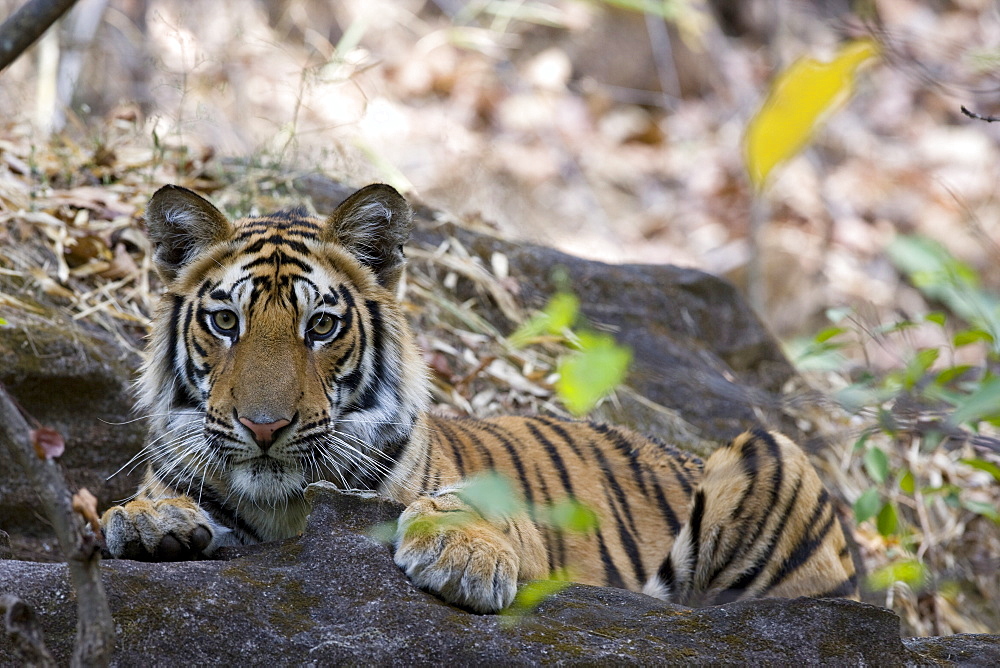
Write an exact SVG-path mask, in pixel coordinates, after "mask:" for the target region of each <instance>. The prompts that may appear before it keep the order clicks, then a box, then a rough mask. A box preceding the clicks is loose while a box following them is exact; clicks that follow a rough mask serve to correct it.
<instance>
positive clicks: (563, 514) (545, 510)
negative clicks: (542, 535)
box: [535, 499, 598, 533]
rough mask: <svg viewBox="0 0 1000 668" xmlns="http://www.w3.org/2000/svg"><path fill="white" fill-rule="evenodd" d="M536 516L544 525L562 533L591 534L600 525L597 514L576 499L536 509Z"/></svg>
mask: <svg viewBox="0 0 1000 668" xmlns="http://www.w3.org/2000/svg"><path fill="white" fill-rule="evenodd" d="M535 515H536V517H537V519H538V520H539V521H540V522H541V523H542V524H545V525H546V526H550V527H552V528H554V529H558V530H560V531H570V532H574V533H589V532H590V531H592V530H594V529H596V528H597V524H598V518H597V513H595V512H594V511H593V510H591V509H590V507H589V506H586V505H584V504H582V503H580V502H579V501H577V500H575V499H564V500H562V501H560V502H559V503H556V504H553V505H551V506H546V507H540V508H536V510H535Z"/></svg>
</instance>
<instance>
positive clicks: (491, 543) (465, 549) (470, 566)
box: [394, 493, 519, 613]
mask: <svg viewBox="0 0 1000 668" xmlns="http://www.w3.org/2000/svg"><path fill="white" fill-rule="evenodd" d="M395 543H396V553H395V555H394V559H395V562H396V565H397V566H399V567H400V568H402V569H403V571H404V572H405V573H406V574H407V575H408V576H409V577H410V579H411V580H412V581H413V583H414V584H415V585H417V586H418V587H420V588H421V589H426V590H428V591H430V592H432V593H434V594H437V595H438V596H440V597H441V598H443V599H444V600H446V601H448V602H449V603H453V604H455V605H459V606H461V607H464V608H468V609H470V610H473V611H475V612H484V613H490V612H497V611H499V610H502V609H503V608H506V607H507V606H508V605H510V604H511V603H512V602H513V600H514V595H515V594H516V593H517V575H518V567H519V558H518V555H517V552H516V551H515V550H514V546H513V545H512V544H511V542H510V541H509V540H508V539H507V537H506V536H505V535H504V534H503V532H502V531H501V530H500V529H499V528H497V527H496V526H494V525H493V524H490V523H489V522H488V521H486V520H485V519H483V517H482V516H481V515H479V514H478V513H476V512H475V511H474V510H472V509H471V508H470V507H469V506H468V505H466V504H465V503H464V502H463V501H462V500H461V499H460V498H459V497H458V495H456V494H451V493H449V494H443V495H441V496H436V497H422V498H420V499H417V500H416V501H414V502H413V503H411V504H410V505H409V506H407V508H406V510H404V511H403V513H402V515H400V517H399V523H398V528H397V530H396V540H395Z"/></svg>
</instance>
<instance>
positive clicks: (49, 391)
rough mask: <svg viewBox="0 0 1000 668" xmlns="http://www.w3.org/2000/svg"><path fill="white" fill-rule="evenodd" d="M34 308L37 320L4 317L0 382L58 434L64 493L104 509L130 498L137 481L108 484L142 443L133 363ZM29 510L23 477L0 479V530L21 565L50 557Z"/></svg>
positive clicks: (95, 337) (92, 334)
mask: <svg viewBox="0 0 1000 668" xmlns="http://www.w3.org/2000/svg"><path fill="white" fill-rule="evenodd" d="M39 309H40V310H42V309H44V315H42V314H35V313H30V312H27V311H23V310H13V309H11V310H8V311H5V312H4V319H5V320H7V323H8V324H7V325H6V326H4V327H0V382H3V384H4V385H5V386H6V388H7V390H8V391H9V392H10V394H11V395H12V396H13V397H15V398H16V399H17V401H18V402H19V403H20V404H21V406H22V408H24V410H26V411H27V412H28V413H29V414H30V415H31V416H32V417H34V418H35V419H36V420H38V422H39V423H40V424H42V425H45V426H48V427H52V428H54V429H55V430H56V431H58V432H59V433H60V434H62V436H63V438H64V439H65V441H66V452H65V454H64V455H63V456H62V457H61V458H60V462H61V463H62V466H63V469H64V471H65V472H66V476H67V482H68V484H69V486H70V488H71V489H77V488H79V487H86V488H88V489H89V490H90V491H91V492H92V493H93V494H94V495H95V496H97V497H98V500H99V502H100V504H101V507H106V506H107V505H108V504H109V503H110V502H111V501H112V500H117V499H122V498H124V497H125V496H128V495H129V494H132V493H133V492H134V491H135V486H136V484H137V482H138V476H132V477H130V476H128V475H118V476H115V477H114V478H112V479H111V480H108V477H109V476H111V474H112V473H114V472H115V471H117V470H118V469H119V468H121V466H122V465H123V464H125V462H127V461H128V460H129V459H130V458H131V457H132V456H133V455H134V454H135V453H136V452H138V451H139V449H140V448H141V447H142V443H143V438H144V436H145V425H144V424H143V423H142V421H138V422H136V421H135V417H136V416H135V415H134V414H133V413H132V397H131V394H130V385H131V382H132V377H133V374H134V372H135V370H136V369H137V368H138V365H139V356H138V355H137V354H135V353H134V352H130V351H128V350H126V349H125V348H124V347H123V346H122V345H121V344H119V343H118V342H116V341H115V339H114V338H113V337H112V336H111V335H110V334H108V333H107V332H104V331H102V330H99V329H97V328H90V327H87V326H84V325H81V324H79V323H77V322H74V321H73V320H72V319H70V318H68V317H66V316H65V315H63V314H62V313H60V312H59V311H58V310H57V309H55V308H50V307H46V306H40V307H39ZM0 447H2V446H0ZM3 454H4V459H5V460H6V461H9V459H8V458H7V454H6V452H4V453H3ZM139 473H140V474H141V471H140V472H139ZM37 508H38V500H37V496H36V494H35V492H34V490H33V489H32V487H31V485H30V484H29V483H28V481H27V480H26V479H25V477H24V476H21V475H0V528H3V529H4V530H6V531H7V532H9V533H10V534H11V538H12V543H13V548H14V552H15V554H17V555H19V556H21V557H22V558H34V559H47V558H51V557H49V556H48V554H47V549H46V548H47V546H51V545H52V544H54V541H53V540H52V539H51V536H50V531H49V529H48V525H47V523H45V522H41V521H39V516H38V510H37Z"/></svg>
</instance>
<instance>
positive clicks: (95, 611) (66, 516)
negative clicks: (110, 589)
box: [0, 384, 115, 666]
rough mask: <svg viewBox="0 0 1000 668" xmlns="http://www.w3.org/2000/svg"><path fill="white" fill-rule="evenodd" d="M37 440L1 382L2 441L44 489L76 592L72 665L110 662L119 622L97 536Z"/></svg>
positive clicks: (41, 490) (47, 509)
mask: <svg viewBox="0 0 1000 668" xmlns="http://www.w3.org/2000/svg"><path fill="white" fill-rule="evenodd" d="M38 431H41V430H38ZM35 440H36V439H34V438H33V434H32V430H31V429H30V428H29V426H28V423H27V422H26V421H25V419H24V417H22V415H21V411H20V410H19V409H18V407H17V406H16V405H15V403H14V402H13V400H12V399H11V397H10V395H8V394H7V390H6V389H5V388H4V387H3V385H2V384H0V441H2V442H3V443H4V445H5V446H6V448H7V450H8V452H10V454H11V457H12V458H13V459H14V461H16V462H17V463H18V464H20V466H21V469H22V470H23V471H24V472H25V474H26V475H27V476H28V479H29V480H30V481H31V482H32V485H33V486H34V487H35V489H37V490H38V492H39V497H40V498H41V500H42V504H43V506H44V508H45V512H46V515H48V518H49V521H50V522H51V523H52V527H53V528H54V529H55V532H56V537H57V538H58V539H59V546H60V547H61V548H62V552H63V555H64V556H65V558H66V561H67V563H68V565H69V572H70V579H71V581H72V583H73V589H74V590H75V591H76V601H77V624H76V645H75V649H74V651H73V658H72V661H71V664H70V665H72V666H106V665H108V663H109V662H110V660H111V652H112V650H113V649H114V644H115V627H114V620H112V618H111V609H110V607H109V606H108V599H107V596H105V594H104V585H103V584H102V583H101V569H100V561H101V551H100V548H99V546H98V544H97V539H96V538H95V536H94V535H93V534H89V533H88V534H85V533H84V532H83V530H82V524H81V521H80V517H79V516H78V515H77V514H76V513H75V512H74V511H73V508H72V501H71V498H70V493H69V490H68V489H67V488H66V481H65V480H64V479H63V476H62V472H61V471H60V470H59V466H58V465H57V464H56V462H55V461H54V459H52V458H51V457H50V456H46V455H45V452H46V450H45V448H37V449H36V446H37V445H38V444H37V443H35V442H34V441H35Z"/></svg>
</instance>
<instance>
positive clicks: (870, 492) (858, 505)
mask: <svg viewBox="0 0 1000 668" xmlns="http://www.w3.org/2000/svg"><path fill="white" fill-rule="evenodd" d="M881 504H882V499H881V498H879V493H878V489H876V488H875V487H869V488H868V489H866V490H865V491H864V492H862V494H861V496H859V497H858V500H857V501H855V502H854V519H855V520H856V521H857V522H858V523H859V524H860V523H861V522H864V521H865V520H867V519H868V518H870V517H873V516H874V515H875V513H877V512H878V510H879V506H880V505H881Z"/></svg>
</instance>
